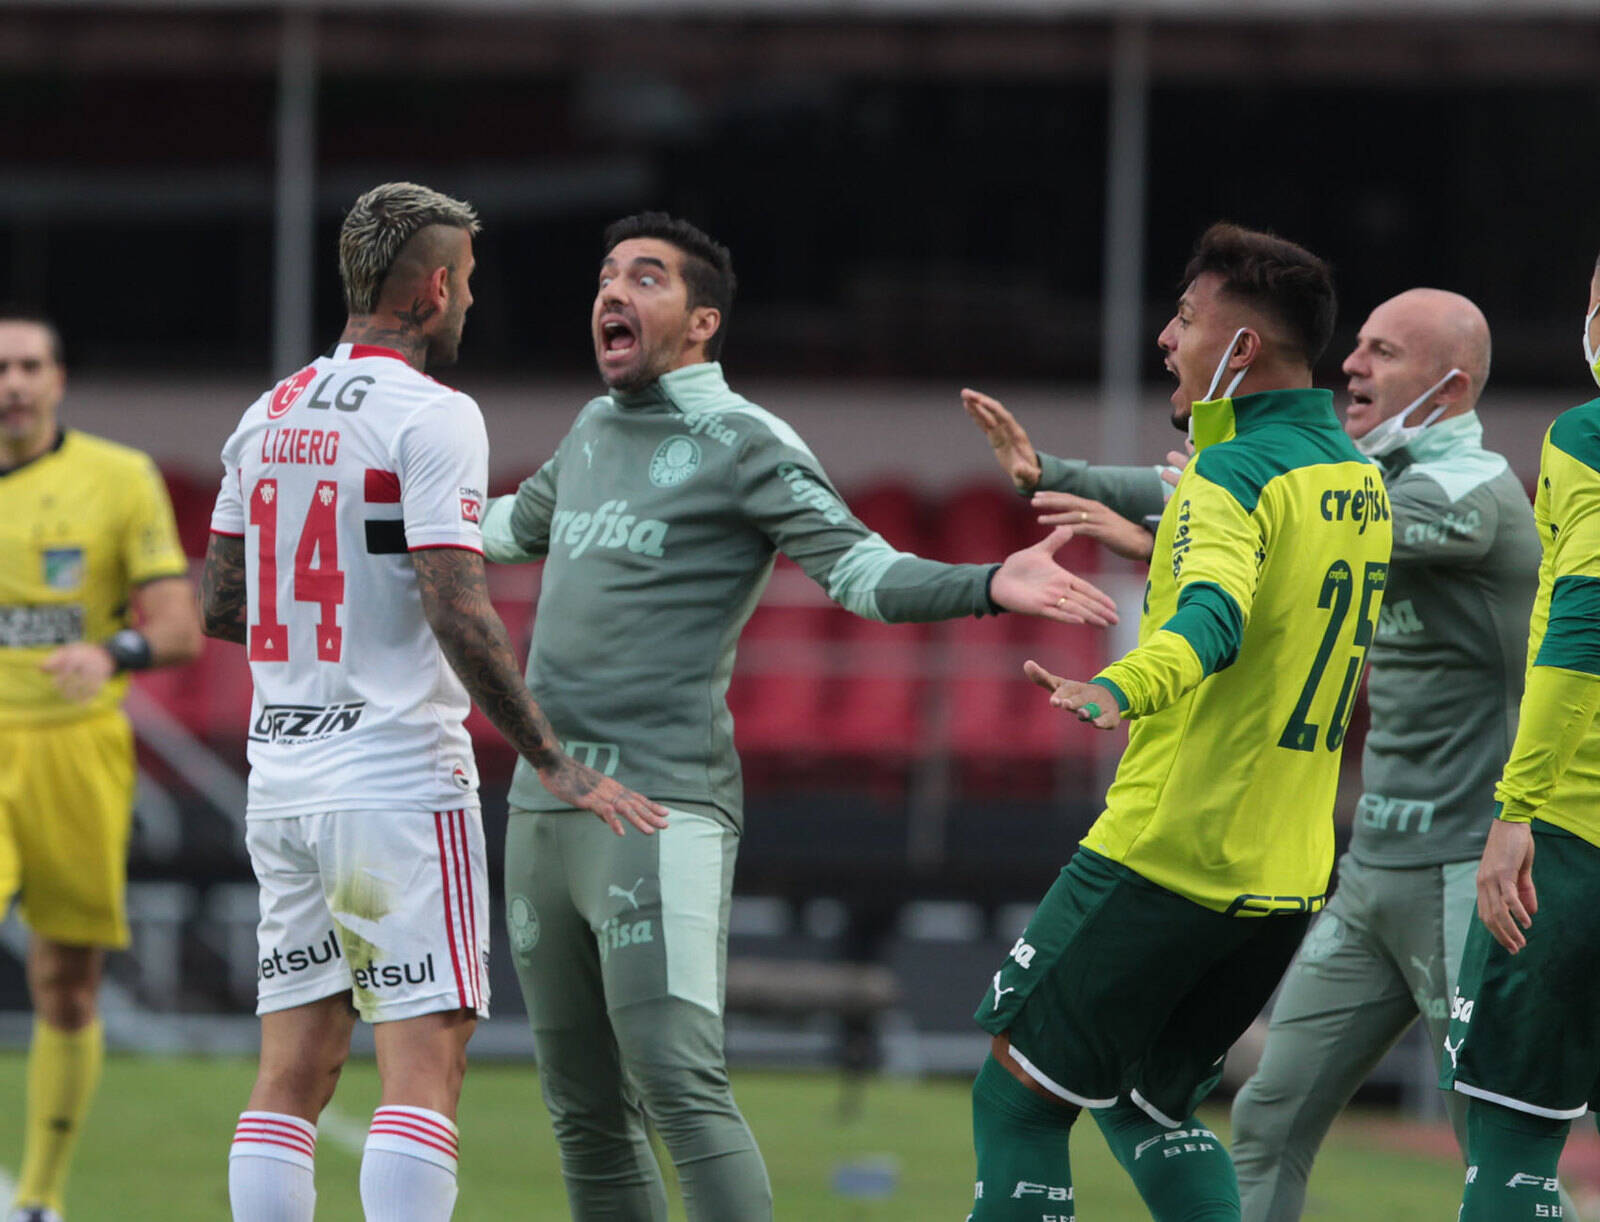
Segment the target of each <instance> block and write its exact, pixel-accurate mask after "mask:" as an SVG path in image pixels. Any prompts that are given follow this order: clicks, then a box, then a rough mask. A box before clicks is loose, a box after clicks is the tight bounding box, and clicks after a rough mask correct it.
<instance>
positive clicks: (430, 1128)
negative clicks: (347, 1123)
mask: <svg viewBox="0 0 1600 1222" xmlns="http://www.w3.org/2000/svg"><path fill="white" fill-rule="evenodd" d="M380 1120H382V1121H384V1122H385V1123H388V1124H409V1125H415V1126H416V1127H417V1128H419V1129H421V1130H422V1131H423V1132H425V1133H429V1134H432V1135H433V1136H435V1137H439V1138H441V1139H443V1140H444V1141H447V1142H449V1143H450V1144H451V1145H452V1146H454V1145H455V1144H456V1135H455V1131H454V1130H453V1129H451V1128H450V1126H449V1125H446V1124H441V1123H440V1122H439V1121H437V1120H433V1119H431V1118H429V1117H427V1116H414V1115H412V1114H411V1113H410V1112H402V1111H397V1110H395V1109H394V1108H387V1107H380V1108H379V1109H378V1110H377V1111H375V1112H373V1113H372V1121H373V1123H374V1124H376V1123H377V1122H378V1121H380Z"/></svg>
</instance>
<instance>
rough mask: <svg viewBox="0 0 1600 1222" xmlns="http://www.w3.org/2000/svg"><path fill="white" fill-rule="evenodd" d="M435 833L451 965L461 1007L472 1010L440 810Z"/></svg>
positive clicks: (434, 818)
mask: <svg viewBox="0 0 1600 1222" xmlns="http://www.w3.org/2000/svg"><path fill="white" fill-rule="evenodd" d="M433 833H434V835H435V836H436V837H438V840H439V875H440V882H441V883H442V885H443V886H444V933H445V937H446V938H448V939H449V941H450V965H451V967H453V968H454V969H455V973H456V993H457V994H458V995H459V996H460V998H461V1008H462V1009H463V1010H470V1009H472V1005H471V1003H470V1002H468V1001H467V986H466V982H465V981H464V980H462V978H461V958H460V956H458V955H457V954H456V931H455V925H454V923H452V921H451V920H450V859H449V855H448V854H447V853H446V852H445V847H444V814H443V813H442V812H440V811H435V812H434V814H433Z"/></svg>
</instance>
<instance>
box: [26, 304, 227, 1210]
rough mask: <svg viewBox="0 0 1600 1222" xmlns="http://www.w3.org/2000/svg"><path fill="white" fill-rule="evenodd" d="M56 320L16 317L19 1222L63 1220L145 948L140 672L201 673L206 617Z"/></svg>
mask: <svg viewBox="0 0 1600 1222" xmlns="http://www.w3.org/2000/svg"><path fill="white" fill-rule="evenodd" d="M64 386H65V373H64V370H63V368H62V362H61V338H60V335H59V333H58V332H57V330H56V328H55V326H54V325H53V324H52V323H51V322H50V320H49V319H47V318H45V317H44V316H42V315H39V314H33V313H28V312H25V311H20V310H10V309H0V914H3V912H4V911H5V910H6V909H8V908H9V907H10V904H11V901H12V899H13V898H16V899H19V900H20V902H21V905H22V911H23V915H24V916H25V917H26V919H27V922H28V925H29V927H30V929H31V930H32V934H33V936H32V940H31V942H30V944H29V948H28V990H29V993H30V994H31V995H32V998H33V1005H34V1011H35V1021H34V1028H33V1043H32V1047H31V1049H30V1052H29V1057H28V1101H27V1129H26V1134H27V1135H26V1144H25V1146H24V1150H23V1157H22V1170H21V1175H20V1182H19V1184H18V1189H17V1200H16V1205H15V1207H14V1211H13V1212H12V1214H11V1215H10V1217H11V1222H60V1218H61V1210H62V1190H63V1188H64V1186H65V1182H66V1178H67V1166H68V1162H69V1160H70V1158H71V1155H72V1149H73V1146H74V1144H75V1143H76V1141H77V1136H78V1132H79V1130H80V1129H81V1128H82V1125H83V1119H84V1117H85V1115H86V1114H87V1113H88V1110H89V1102H90V1099H91V1097H92V1096H93V1093H94V1089H95V1085H96V1082H97V1081H98V1079H99V1075H100V1063H101V1056H102V1049H103V1046H104V1036H103V1032H102V1029H101V1024H100V1020H99V1014H98V1010H97V1005H96V995H97V993H98V992H99V984H100V974H101V968H102V965H103V963H104V958H105V948H107V947H121V946H126V945H127V943H128V926H127V919H126V916H125V915H124V913H123V891H124V881H125V874H126V869H125V856H126V850H127V844H128V830H129V824H130V822H131V815H132V808H133V787H134V755H133V734H132V731H131V729H130V728H129V726H128V721H127V719H126V718H125V717H124V716H123V714H122V710H121V708H120V707H119V706H120V704H121V702H122V697H123V693H124V692H125V691H126V689H127V685H128V680H127V676H126V672H127V671H132V670H143V669H145V668H147V667H151V666H172V665H177V664H179V663H183V662H187V661H190V660H191V659H193V658H194V657H196V656H197V655H198V654H199V652H200V646H201V635H200V619H199V613H198V610H197V605H196V602H195V597H194V591H193V590H192V588H191V587H190V585H189V579H188V576H187V574H188V563H187V562H186V560H185V559H184V555H183V549H182V547H180V546H179V543H178V533H177V528H176V525H175V524H174V522H173V518H172V506H171V504H170V502H169V501H168V499H167V492H166V487H165V485H163V483H162V482H161V476H160V473H159V472H157V470H156V468H155V464H154V463H152V462H151V461H150V459H149V458H148V457H146V456H145V455H144V454H142V453H140V452H139V451H137V450H133V449H129V448H128V447H126V446H121V445H117V444H115V443H113V442H110V441H104V440H102V439H100V438H98V437H91V436H89V435H88V434H86V433H80V432H76V431H74V430H63V429H62V428H61V427H60V425H59V424H58V423H57V418H56V417H57V409H58V408H59V406H60V404H61V396H62V391H63V388H64Z"/></svg>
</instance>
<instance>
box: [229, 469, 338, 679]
mask: <svg viewBox="0 0 1600 1222" xmlns="http://www.w3.org/2000/svg"><path fill="white" fill-rule="evenodd" d="M338 509H339V485H338V484H337V483H336V482H335V481H333V480H331V479H324V480H318V481H317V486H316V488H315V489H313V490H312V493H311V503H310V505H309V506H308V507H307V508H306V511H305V518H304V521H303V523H302V524H301V527H300V537H299V541H298V542H297V543H296V544H295V549H294V567H293V570H292V572H293V581H292V583H291V585H290V588H289V591H288V593H289V595H290V598H291V599H292V601H293V602H302V603H312V604H314V605H315V606H316V607H317V608H318V609H319V611H320V613H321V614H320V616H319V618H318V620H317V659H318V660H319V661H322V662H337V661H339V659H340V656H341V655H342V653H343V650H344V631H343V630H342V629H341V628H340V627H339V610H338V609H339V605H340V604H341V603H343V602H344V572H343V570H341V569H340V568H339V516H338ZM285 513H288V514H290V516H289V517H288V518H286V519H284V520H285V521H287V522H289V523H291V524H292V523H293V521H294V520H295V518H294V516H293V511H292V510H286V509H285V507H284V505H283V500H282V497H281V496H279V493H278V481H277V480H276V479H262V480H257V481H256V486H255V487H254V488H253V489H251V491H250V525H252V526H254V527H256V528H257V531H258V534H257V553H256V591H255V595H256V596H255V599H254V600H253V601H254V602H255V605H256V610H257V622H256V623H254V624H251V625H250V643H249V648H250V660H251V661H252V662H287V661H288V660H289V627H288V625H287V624H285V623H284V622H283V621H282V620H281V619H279V618H278V614H279V611H278V593H279V590H278V523H279V520H280V518H281V517H283V515H284V514H285ZM291 529H292V525H291Z"/></svg>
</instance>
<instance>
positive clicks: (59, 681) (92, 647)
mask: <svg viewBox="0 0 1600 1222" xmlns="http://www.w3.org/2000/svg"><path fill="white" fill-rule="evenodd" d="M39 669H40V670H42V671H44V672H45V673H46V674H48V675H49V676H50V677H51V678H52V679H54V680H55V682H56V691H58V692H60V693H61V695H62V696H63V697H65V698H66V699H68V700H70V701H72V702H73V703H74V704H82V703H83V702H84V701H87V700H93V699H94V698H95V695H96V694H97V693H98V692H99V691H100V689H101V688H102V687H104V686H105V684H106V680H107V679H109V678H111V676H112V675H114V674H116V673H117V665H116V663H115V662H113V661H112V660H111V654H110V652H109V651H108V650H107V649H106V647H105V646H104V645H96V644H95V643H94V642H92V641H74V642H72V644H70V645H63V646H62V647H61V648H60V649H56V650H53V651H51V653H50V654H49V655H48V656H47V657H46V658H45V659H44V661H42V662H40V663H39Z"/></svg>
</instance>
